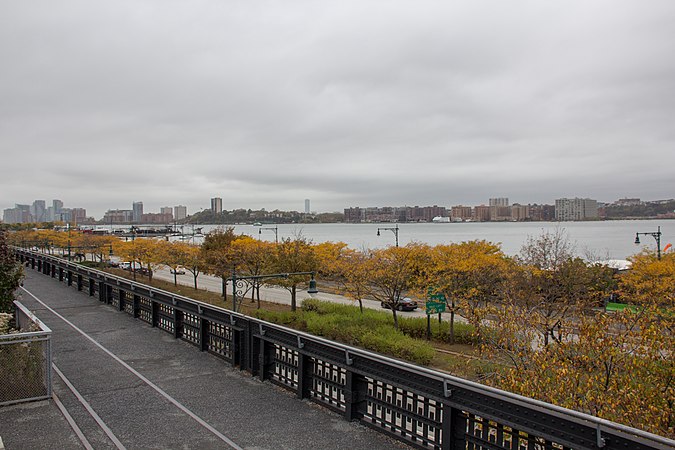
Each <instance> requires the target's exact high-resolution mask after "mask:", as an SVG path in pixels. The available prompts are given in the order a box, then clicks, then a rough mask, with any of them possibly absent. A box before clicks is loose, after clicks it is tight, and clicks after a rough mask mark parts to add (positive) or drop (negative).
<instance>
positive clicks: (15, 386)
mask: <svg viewBox="0 0 675 450" xmlns="http://www.w3.org/2000/svg"><path fill="white" fill-rule="evenodd" d="M14 307H15V314H14V322H15V324H16V327H17V329H19V330H20V332H18V333H10V334H3V335H0V406H4V405H11V404H14V403H21V402H29V401H35V400H44V399H47V398H50V397H51V396H52V341H51V338H52V331H51V330H50V329H49V328H48V327H47V326H46V325H45V324H43V323H42V322H41V321H40V319H38V318H37V317H35V316H34V315H33V313H31V312H30V311H29V310H28V309H27V308H26V307H25V306H23V305H22V304H21V303H19V302H18V301H15V302H14Z"/></svg>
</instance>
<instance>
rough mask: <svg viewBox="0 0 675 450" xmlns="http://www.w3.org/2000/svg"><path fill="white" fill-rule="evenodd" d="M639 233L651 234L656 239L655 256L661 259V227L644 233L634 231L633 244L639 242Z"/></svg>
mask: <svg viewBox="0 0 675 450" xmlns="http://www.w3.org/2000/svg"><path fill="white" fill-rule="evenodd" d="M640 235H643V236H651V237H653V238H654V239H656V256H657V258H658V259H661V227H658V228H657V231H649V232H646V233H635V245H639V244H640Z"/></svg>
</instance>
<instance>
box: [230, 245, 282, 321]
mask: <svg viewBox="0 0 675 450" xmlns="http://www.w3.org/2000/svg"><path fill="white" fill-rule="evenodd" d="M231 249H232V255H233V260H234V261H235V264H236V266H237V269H238V271H239V272H240V274H244V275H249V276H257V275H263V274H265V273H269V271H270V270H271V266H272V260H273V256H274V251H275V244H273V243H271V242H267V241H259V240H257V239H253V238H251V237H248V236H244V237H242V238H241V239H237V240H235V241H233V242H232V245H231ZM244 282H245V283H247V284H248V286H249V289H247V290H248V291H251V302H254V301H256V299H257V301H258V309H260V286H261V284H262V281H261V280H260V279H249V280H244ZM241 300H243V298H242V299H241Z"/></svg>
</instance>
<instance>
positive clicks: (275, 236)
mask: <svg viewBox="0 0 675 450" xmlns="http://www.w3.org/2000/svg"><path fill="white" fill-rule="evenodd" d="M262 230H270V231H274V242H276V243H277V244H278V243H279V227H278V226H277V225H274V226H273V227H260V228H258V239H260V235H261V234H262Z"/></svg>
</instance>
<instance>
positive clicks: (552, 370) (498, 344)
mask: <svg viewBox="0 0 675 450" xmlns="http://www.w3.org/2000/svg"><path fill="white" fill-rule="evenodd" d="M19 234H20V233H14V235H19ZM13 237H14V238H16V239H19V238H21V236H13ZM27 237H28V236H23V238H24V239H25V240H28V239H27ZM43 238H44V236H43ZM75 239H76V238H75V237H74V236H71V242H75ZM77 239H79V237H78V238H77ZM82 239H93V238H92V237H82ZM77 242H78V243H79V241H77ZM103 242H104V241H102V240H101V243H100V245H101V246H102V247H104V246H105V245H106V244H104V243H103ZM106 242H107V241H106ZM113 247H114V251H115V254H116V255H118V256H120V257H122V258H123V259H126V260H129V261H136V262H137V263H139V264H141V265H142V266H143V267H145V268H147V269H148V270H149V271H150V272H151V271H152V270H153V269H156V268H157V267H158V266H167V267H172V268H174V269H175V268H177V267H178V266H184V267H185V268H186V269H187V270H188V271H190V272H191V273H192V275H193V276H194V280H195V281H194V287H195V289H196V288H197V276H198V275H199V274H200V273H210V274H213V275H216V276H219V277H221V278H223V280H226V279H227V278H229V277H230V276H231V274H232V271H233V270H236V271H237V273H239V274H242V275H244V274H245V275H262V274H268V273H284V272H307V271H316V272H317V273H318V275H319V277H320V278H321V280H322V281H324V282H329V283H331V284H332V285H333V286H334V287H335V288H337V289H338V290H339V291H341V292H342V293H344V294H345V295H347V296H348V297H350V298H352V299H354V300H355V301H357V302H359V304H360V306H361V307H363V305H362V300H363V299H365V298H371V299H376V300H378V301H381V302H383V303H386V304H387V305H388V306H389V307H390V308H391V311H392V315H393V324H394V326H398V316H397V309H398V307H399V306H400V302H401V299H402V298H403V297H405V296H406V295H410V296H416V297H418V298H424V297H425V296H426V295H427V294H428V292H429V291H431V292H433V293H442V294H444V295H445V297H446V299H447V311H448V313H447V314H446V317H447V318H448V319H449V321H450V325H451V327H452V326H453V324H454V320H455V318H456V317H457V316H461V317H462V318H463V319H465V320H467V321H469V322H470V323H471V324H472V325H473V329H474V330H475V340H476V342H479V343H480V348H481V350H482V351H483V352H484V354H485V355H488V356H491V357H492V358H493V360H495V361H499V362H501V363H503V365H502V366H501V367H500V368H498V369H495V370H493V371H492V372H489V373H485V374H484V375H485V377H486V378H485V380H486V382H488V383H491V384H494V385H496V386H499V387H502V388H505V389H508V390H511V391H513V392H517V393H521V394H524V395H527V396H535V397H537V398H540V399H542V400H545V401H549V402H552V403H556V404H559V405H563V406H566V407H571V408H574V409H577V410H581V411H585V412H588V413H591V414H595V415H598V416H600V417H605V418H608V419H611V420H616V421H619V422H622V423H627V424H629V425H634V426H638V427H640V428H643V429H647V430H651V431H654V432H657V433H659V434H664V435H668V436H672V435H674V434H675V433H674V432H673V430H674V429H675V412H674V408H675V364H674V362H673V361H674V360H673V349H674V348H675V287H674V286H675V284H674V282H675V255H673V254H665V255H663V257H662V259H661V260H658V259H657V258H656V257H655V255H652V254H639V255H636V256H634V257H633V258H632V259H633V269H632V270H631V271H629V272H628V273H626V274H621V275H615V274H614V273H613V271H612V270H611V269H609V268H607V267H605V266H602V265H596V264H589V263H588V262H586V261H583V260H582V259H580V258H577V257H575V256H574V252H573V248H572V247H571V245H570V244H569V241H568V240H567V238H566V236H565V233H564V231H563V230H560V229H558V230H555V231H553V232H548V233H543V234H542V235H540V236H536V237H532V238H530V239H529V240H528V241H527V242H526V243H525V245H524V246H523V248H522V250H521V252H520V254H519V255H518V256H516V257H509V256H507V255H505V254H504V253H503V252H502V251H501V249H500V247H499V245H496V244H492V243H489V242H485V241H469V242H462V243H454V244H447V245H437V246H427V245H424V244H409V245H406V246H405V247H389V248H386V249H377V250H355V249H351V248H348V247H347V246H346V245H345V244H343V243H330V242H328V243H321V244H316V245H312V244H311V243H310V242H307V241H306V240H305V239H303V238H302V237H296V238H294V239H286V240H283V241H282V242H280V243H279V244H273V243H268V242H264V241H257V240H254V239H252V238H250V237H247V236H239V235H236V234H235V233H234V231H233V229H231V228H226V229H221V230H218V231H216V232H213V233H211V234H209V235H208V236H207V237H206V238H205V241H204V244H203V245H201V246H193V245H187V244H184V243H181V242H175V243H169V242H162V241H153V240H149V239H137V240H135V241H133V242H122V241H119V240H117V241H116V242H114V243H113ZM98 254H102V252H99V253H98ZM306 281H307V277H289V278H288V279H277V280H274V282H275V283H277V284H279V285H283V286H284V287H286V288H287V289H288V290H289V292H290V293H291V296H292V309H295V307H296V298H295V293H296V292H297V289H298V287H299V286H302V284H303V283H305V282H306ZM174 282H175V279H174ZM270 282H271V281H270ZM259 289H260V282H253V281H252V282H250V283H249V285H248V289H247V291H248V292H249V293H250V294H251V298H252V299H253V298H255V296H256V294H259ZM616 292H618V293H620V295H621V297H622V298H623V299H625V300H626V301H627V302H629V303H631V304H633V305H634V306H635V308H632V309H631V308H628V309H626V310H624V311H623V312H620V313H612V314H609V313H605V312H604V311H603V310H602V308H597V307H598V306H600V305H601V304H602V302H603V300H604V299H606V298H607V296H608V295H609V294H610V293H616ZM258 298H259V295H258ZM452 334H453V332H452V331H451V335H452Z"/></svg>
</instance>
